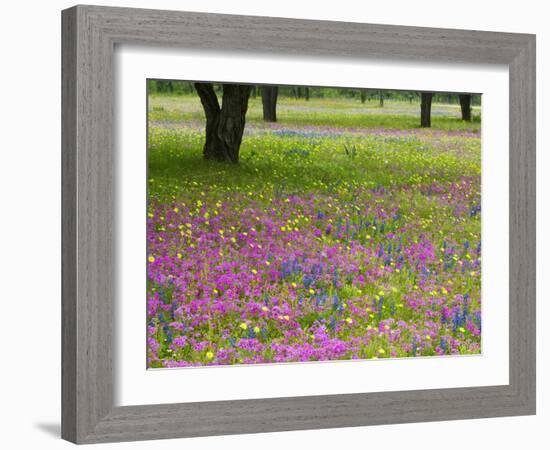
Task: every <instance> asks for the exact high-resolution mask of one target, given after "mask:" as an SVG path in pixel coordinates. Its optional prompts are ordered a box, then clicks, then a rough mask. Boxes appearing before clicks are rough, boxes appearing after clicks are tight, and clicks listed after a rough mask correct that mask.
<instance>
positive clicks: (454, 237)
mask: <svg viewBox="0 0 550 450" xmlns="http://www.w3.org/2000/svg"><path fill="white" fill-rule="evenodd" d="M419 109H420V106H419V103H418V102H412V103H409V102H408V101H386V102H385V105H384V107H383V108H381V107H380V106H379V104H378V102H377V101H370V102H365V103H364V104H362V103H361V102H360V101H359V100H357V99H341V98H329V99H320V98H311V99H310V100H309V101H306V100H304V99H298V100H296V99H293V98H285V97H282V98H280V99H279V101H278V105H277V115H278V122H276V123H265V122H263V121H262V106H261V99H260V97H259V96H258V98H251V99H250V103H249V110H248V113H247V125H246V128H245V134H244V137H243V141H242V145H241V150H240V163H239V164H237V165H232V164H224V163H219V162H213V161H206V160H204V159H203V158H202V146H203V144H204V123H205V118H204V113H203V110H202V107H201V104H200V101H199V98H198V96H196V95H178V96H176V95H174V96H169V95H151V96H150V97H149V102H148V122H149V127H148V180H147V183H148V200H147V202H148V204H147V210H148V217H147V239H148V244H147V248H148V262H147V264H148V292H147V308H148V364H149V366H150V367H153V368H154V367H182V366H190V365H201V366H202V365H227V364H253V363H275V362H305V361H320V360H337V359H370V358H388V357H415V356H416V357H418V356H432V355H457V354H478V353H480V351H481V298H480V293H481V276H480V270H481V141H480V127H481V121H480V110H479V108H476V107H474V109H473V116H474V119H473V121H472V122H464V121H462V120H461V118H460V107H459V105H458V104H457V105H448V104H437V103H436V104H434V105H433V106H432V127H431V128H430V129H421V128H419V126H418V125H419V117H418V114H419Z"/></svg>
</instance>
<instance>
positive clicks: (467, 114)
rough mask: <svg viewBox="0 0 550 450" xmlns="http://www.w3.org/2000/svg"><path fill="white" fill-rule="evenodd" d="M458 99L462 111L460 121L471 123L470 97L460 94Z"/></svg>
mask: <svg viewBox="0 0 550 450" xmlns="http://www.w3.org/2000/svg"><path fill="white" fill-rule="evenodd" d="M458 97H459V99H460V109H461V111H462V120H466V121H467V122H471V121H472V96H471V95H470V94H461V95H459V96H458Z"/></svg>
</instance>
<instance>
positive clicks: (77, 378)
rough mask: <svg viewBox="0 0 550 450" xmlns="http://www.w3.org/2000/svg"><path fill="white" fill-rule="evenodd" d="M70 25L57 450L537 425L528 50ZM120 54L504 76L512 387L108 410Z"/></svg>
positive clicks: (178, 16)
mask: <svg viewBox="0 0 550 450" xmlns="http://www.w3.org/2000/svg"><path fill="white" fill-rule="evenodd" d="M62 16H63V17H62V31H63V45H62V52H63V57H62V65H63V67H62V82H63V89H62V92H63V96H62V102H63V112H62V122H63V138H62V146H63V148H62V152H63V157H62V171H63V182H62V192H63V193H62V196H63V198H62V203H63V219H62V224H63V225H62V226H63V230H62V232H63V246H62V256H63V264H62V267H63V281H62V285H63V289H62V297H63V298H62V314H63V320H62V326H63V330H62V353H63V367H62V373H63V389H62V402H63V405H62V406H63V414H62V436H63V438H65V439H67V440H70V441H72V442H77V443H94V442H111V441H128V440H137V439H160V438H175V437H190V436H208V435H220V434H235V433H259V432H267V431H284V430H298V429H312V428H327V427H346V426H363V425H374V424H388V423H402V422H412V421H416V422H420V421H430V420H451V419H465V418H477V417H494V416H509V415H519V414H533V413H534V412H535V38H534V36H532V35H525V34H510V33H491V32H481V31H467V30H445V29H435V28H418V27H401V26H390V25H370V24H358V23H343V22H328V21H307V20H296V19H276V18H268V17H251V16H250V17H248V16H230V15H219V14H201V13H187V12H175V11H155V10H140V9H128V8H108V7H97V6H77V7H73V8H71V9H68V10H65V11H63V14H62ZM115 44H147V45H156V46H161V47H168V46H169V47H180V48H186V49H192V50H200V51H209V50H218V51H219V50H225V51H234V52H255V53H258V52H261V53H267V54H274V55H275V54H279V55H287V56H295V57H303V58H307V57H311V56H321V57H330V58H347V59H362V58H383V59H401V60H412V61H433V62H442V63H453V62H457V63H458V62H460V63H473V64H476V63H483V64H506V65H508V66H509V70H510V384H508V385H505V386H490V387H478V388H460V389H434V390H424V391H406V392H387V393H361V394H346V395H325V396H308V397H288V398H278V399H260V400H237V401H222V402H204V403H185V404H170V405H140V406H126V407H114V406H113V404H114V403H113V368H112V355H113V351H112V345H113V311H114V305H115V298H114V292H115V291H114V282H115V278H114V277H115V267H116V266H115V260H114V258H115V255H114V252H113V244H114V242H113V240H114V224H113V217H114V205H115V203H114V198H115V197H114V196H115V192H114V185H115V183H114V180H113V173H114V172H113V162H114V161H115V159H116V148H114V144H113V142H114V138H113V133H114V126H113V52H114V46H115Z"/></svg>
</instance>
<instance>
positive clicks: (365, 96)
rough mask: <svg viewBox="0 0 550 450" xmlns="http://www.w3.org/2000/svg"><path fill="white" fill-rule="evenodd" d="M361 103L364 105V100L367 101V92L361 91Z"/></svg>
mask: <svg viewBox="0 0 550 450" xmlns="http://www.w3.org/2000/svg"><path fill="white" fill-rule="evenodd" d="M360 92H361V103H365V100H366V99H367V92H366V91H365V90H364V89H361V91H360Z"/></svg>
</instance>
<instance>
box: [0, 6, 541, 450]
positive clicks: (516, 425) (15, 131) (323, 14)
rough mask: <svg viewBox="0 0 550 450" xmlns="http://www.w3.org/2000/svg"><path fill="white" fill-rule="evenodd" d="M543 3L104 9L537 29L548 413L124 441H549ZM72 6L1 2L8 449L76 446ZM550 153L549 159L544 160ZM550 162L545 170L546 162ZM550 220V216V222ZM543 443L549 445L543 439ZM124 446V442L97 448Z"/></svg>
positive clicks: (502, 444)
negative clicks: (67, 257)
mask: <svg viewBox="0 0 550 450" xmlns="http://www.w3.org/2000/svg"><path fill="white" fill-rule="evenodd" d="M544 3H545V2H541V1H536V0H524V1H523V2H521V8H518V3H517V2H505V1H492V0H491V1H485V2H480V1H479V0H476V1H470V0H462V1H460V2H452V3H448V2H447V3H445V2H441V1H431V0H430V1H417V2H410V1H408V0H399V1H397V0H388V1H385V2H358V1H356V0H339V1H338V2H325V3H321V2H319V1H303V2H296V1H290V0H288V1H286V0H279V1H277V2H270V3H269V4H266V3H265V2H259V1H258V0H254V1H246V0H242V1H241V0H233V1H231V2H227V1H222V0H216V1H215V0H200V1H198V0H197V1H168V0H157V1H133V2H129V1H122V0H119V1H116V2H101V4H105V5H118V6H124V5H125V6H140V7H149V8H163V9H185V10H192V11H204V12H225V13H234V14H252V15H271V16H280V17H283V16H284V17H300V18H311V19H326V20H329V19H332V20H343V21H358V22H373V23H392V24H399V25H418V26H438V27H450V28H470V29H483V30H492V31H511V32H529V33H537V35H538V40H537V100H538V105H537V108H538V109H537V128H538V138H537V141H538V142H537V143H538V145H537V147H538V153H539V154H538V159H537V172H538V174H539V176H538V187H539V192H538V200H537V205H538V214H537V220H538V229H539V234H538V253H539V268H538V271H537V274H538V279H539V284H538V299H539V302H538V311H537V316H538V320H537V322H538V323H537V325H538V327H537V328H538V336H537V337H538V345H537V348H538V364H537V366H538V367H537V368H538V411H539V413H538V415H537V416H534V417H515V418H499V419H483V420H470V421H455V422H444V423H424V424H406V425H389V426H378V427H361V428H353V429H338V430H314V431H301V432H289V433H273V434H263V435H247V436H231V437H215V438H200V439H191V440H187V441H181V440H175V441H162V442H153V443H151V442H141V443H127V444H120V445H118V446H117V447H116V448H136V449H138V448H143V449H145V448H147V449H151V448H159V449H160V448H167V449H168V448H181V447H182V446H184V445H185V446H186V447H187V448H191V449H215V448H220V447H223V448H224V449H233V448H235V449H236V448H239V449H241V450H242V449H249V448H250V449H252V448H253V449H266V448H281V446H290V448H294V447H299V446H300V447H306V446H307V447H316V448H327V449H328V448H331V449H333V448H335V447H336V446H342V445H351V446H353V447H359V446H361V447H383V448H391V449H393V448H402V447H405V446H406V447H407V448H408V449H423V450H425V449H432V448H434V449H435V448H438V449H439V448H442V447H445V448H446V449H461V450H463V449H464V448H476V449H477V448H480V449H481V448H484V447H487V448H500V449H513V448H514V449H515V448H523V447H526V448H543V445H544V444H542V441H543V439H544V440H545V441H547V440H548V432H547V426H546V427H545V425H546V424H547V423H548V422H549V421H550V413H549V412H548V411H549V408H550V396H549V394H548V389H547V388H546V386H547V383H546V380H544V379H543V378H544V376H545V373H544V372H543V365H545V364H547V362H548V358H549V357H550V342H549V338H548V336H549V334H548V332H546V331H545V330H543V329H542V324H543V323H544V322H546V323H548V320H547V319H548V314H547V309H546V308H545V307H544V305H543V298H544V292H543V288H544V286H543V280H544V279H545V278H546V279H548V276H549V275H550V274H549V273H548V264H544V262H543V261H542V259H543V255H545V254H547V253H548V252H549V251H550V248H548V240H545V239H544V234H543V233H542V230H543V229H544V225H546V227H548V225H549V224H548V220H547V219H546V220H545V217H544V215H545V211H544V210H543V209H542V205H543V201H544V200H543V194H544V193H543V191H547V190H548V187H549V186H548V183H549V182H548V179H546V180H543V179H542V174H543V173H545V172H548V169H550V167H547V166H548V164H547V160H548V158H544V155H543V154H542V149H543V148H544V147H545V144H546V143H547V142H548V131H547V130H545V129H544V128H543V124H545V123H546V124H547V123H548V105H550V97H549V91H548V89H547V88H545V86H544V84H545V83H548V79H549V76H550V74H549V73H548V58H549V56H550V54H549V50H548V48H547V47H546V46H545V43H546V42H548V40H549V39H550V29H548V26H547V20H546V18H547V16H548V12H547V11H544ZM71 5H72V3H71V2H67V1H61V0H51V1H48V2H39V1H27V2H18V3H16V2H9V3H5V4H4V5H3V8H2V15H1V18H0V21H1V22H0V33H2V36H1V38H2V39H1V40H0V42H2V44H1V45H2V56H3V57H4V58H3V60H2V69H3V70H2V72H1V74H0V77H1V78H0V88H1V97H0V98H1V99H2V102H1V103H0V105H1V106H2V107H1V108H0V124H1V129H2V141H1V143H2V145H1V147H0V149H1V150H0V151H1V153H0V155H1V161H2V163H1V164H2V165H1V167H2V169H3V170H2V176H0V183H1V186H0V193H1V194H0V195H1V196H2V202H1V205H2V209H1V210H2V215H1V219H2V220H1V221H0V227H1V229H0V236H1V239H2V245H1V247H0V249H1V252H2V255H1V256H2V257H1V259H0V261H1V263H0V264H2V267H1V271H0V273H1V274H2V279H1V281H2V284H1V286H2V290H1V291H0V292H1V296H0V298H1V300H2V307H3V308H2V327H1V328H0V329H1V333H2V349H3V354H2V369H3V370H2V375H1V378H2V380H1V382H0V389H1V391H0V394H1V396H0V399H1V400H2V403H1V411H2V417H1V420H2V422H1V423H2V434H1V435H0V442H1V444H2V445H3V446H4V447H6V448H25V447H28V448H41V449H52V448H69V444H68V443H66V442H63V441H60V440H59V416H60V370H59V368H60V349H59V347H60V294H61V290H60V213H61V211H60V208H61V206H60V165H61V164H60V28H61V27H60V16H59V10H60V9H62V8H65V7H68V6H71ZM544 159H546V161H545V160H544ZM545 169H546V170H545ZM543 222H546V223H545V224H544V223H543ZM537 440H539V441H541V444H536V442H537ZM98 447H101V448H103V447H105V448H114V447H113V446H109V447H107V446H98Z"/></svg>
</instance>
